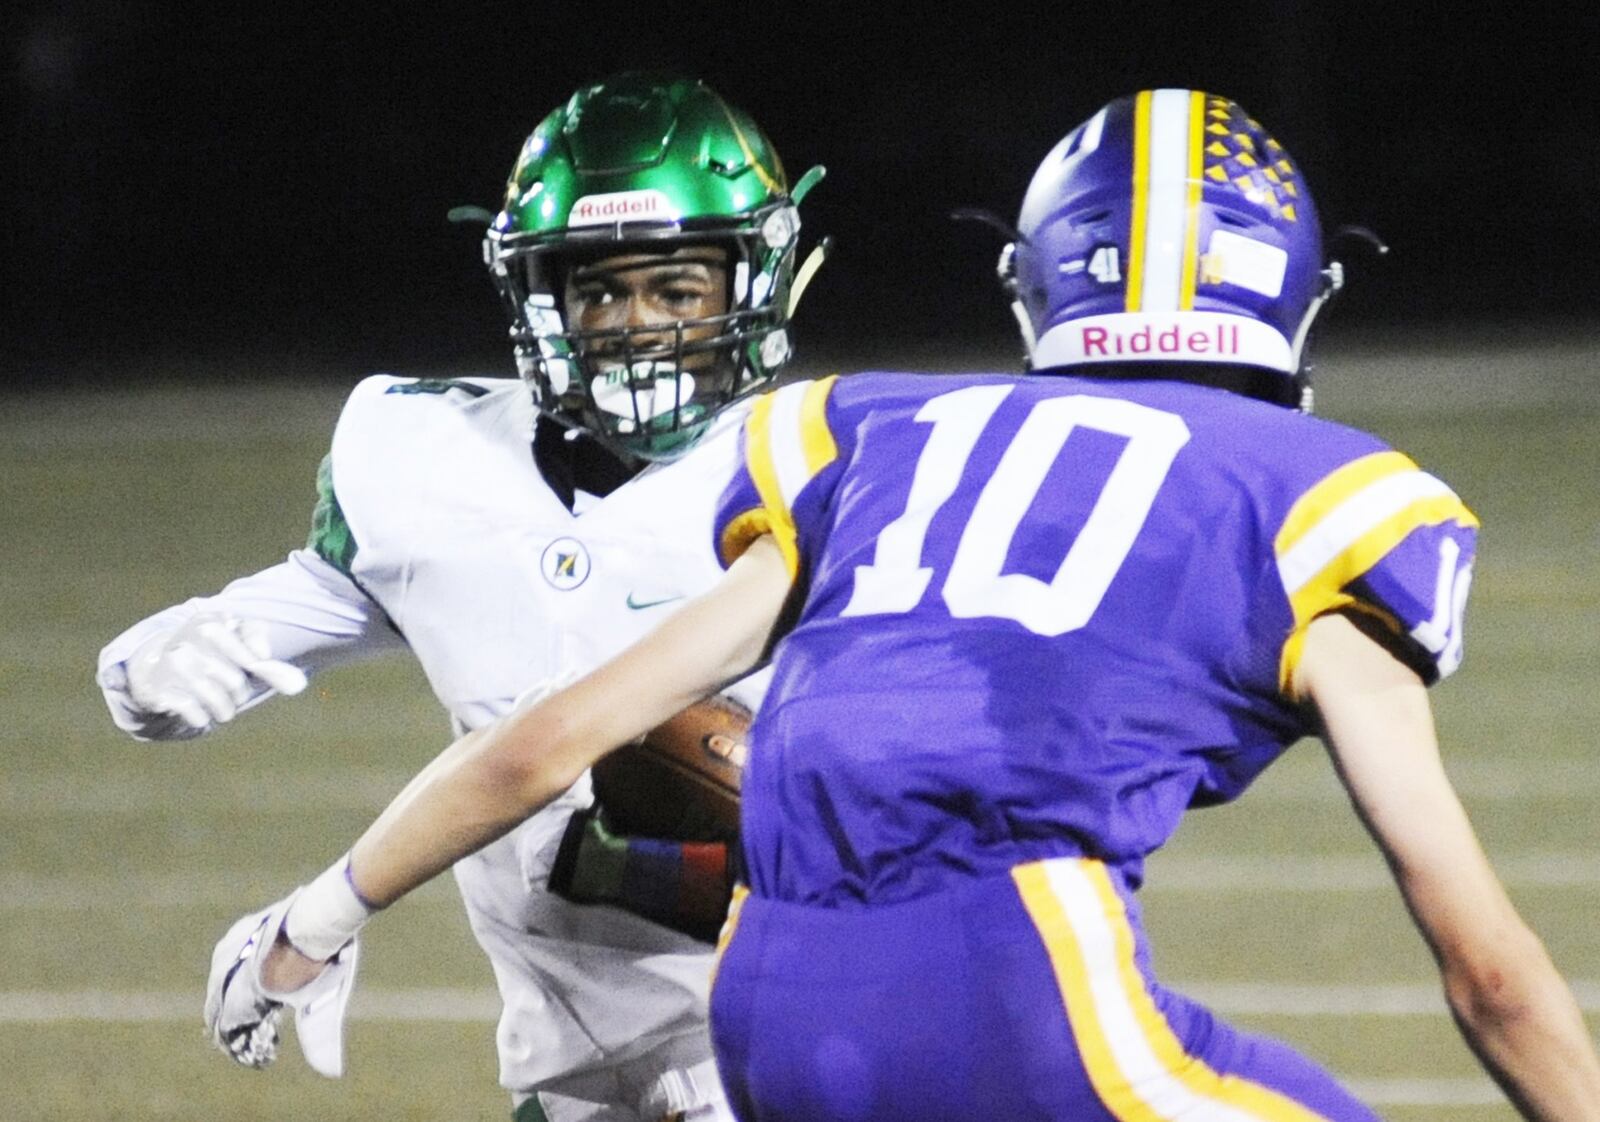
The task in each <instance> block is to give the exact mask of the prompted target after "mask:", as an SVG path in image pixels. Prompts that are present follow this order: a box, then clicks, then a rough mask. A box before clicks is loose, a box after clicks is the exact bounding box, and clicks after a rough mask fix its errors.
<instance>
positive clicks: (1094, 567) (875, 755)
mask: <svg viewBox="0 0 1600 1122" xmlns="http://www.w3.org/2000/svg"><path fill="white" fill-rule="evenodd" d="M744 439H745V454H744V464H743V468H742V470H741V471H740V473H739V475H738V477H737V478H736V479H735V480H734V482H733V483H732V484H730V486H729V487H728V490H727V492H726V493H725V494H724V496H723V498H722V502H721V504H720V507H719V511H718V516H717V523H716V533H717V542H718V547H719V549H720V551H721V554H722V556H723V559H724V561H725V562H730V561H731V560H732V558H733V557H735V556H737V555H738V553H739V552H740V551H741V550H742V549H743V548H744V547H745V546H746V545H748V543H749V542H750V541H752V540H754V538H756V537H757V536H759V535H761V534H764V533H771V534H773V535H774V537H775V538H776V539H777V541H778V543H779V545H780V547H781V548H782V549H783V551H784V555H785V557H786V559H787V560H788V562H789V564H790V568H791V572H792V573H793V574H794V576H795V579H796V581H797V582H799V583H800V584H801V585H802V586H803V587H802V589H801V590H800V591H799V593H798V595H801V596H803V606H802V608H801V609H800V611H799V614H798V618H797V621H796V622H795V624H794V626H793V628H792V629H791V630H790V631H789V633H788V634H787V635H786V636H785V637H784V639H783V640H782V642H781V644H780V645H779V647H778V649H777V652H776V655H775V673H774V678H773V682H772V686H771V689H770V691H769V692H768V694H767V698H766V702H765V704H764V705H763V707H762V710H761V713H760V717H759V719H758V720H757V722H756V726H755V728H754V730H753V732H752V736H753V738H754V740H753V750H752V754H751V761H750V764H749V768H748V770H747V773H746V776H745V779H744V811H743V815H744V817H743V842H744V848H745V858H746V862H747V865H748V873H749V878H750V884H751V888H752V890H753V891H755V892H756V893H757V894H759V895H763V896H770V897H776V898H778V899H783V900H790V901H795V902H802V903H813V904H825V905H828V904H832V905H848V904H851V903H857V902H871V903H887V902H892V901H898V900H904V899H908V898H910V897H914V896H919V895H921V894H923V893H925V892H929V891H933V890H936V889H938V888H941V887H943V886H944V885H945V884H946V883H947V881H948V878H950V877H951V876H962V875H985V874H990V873H999V872H1002V871H1004V870H1006V869H1009V868H1010V867H1012V866H1013V865H1016V864H1018V863H1020V862H1025V861H1032V860H1038V859H1042V858H1048V857H1059V856H1083V857H1092V858H1097V859H1100V860H1102V861H1105V862H1106V863H1107V864H1110V865H1113V866H1116V867H1117V868H1119V869H1120V870H1121V871H1122V873H1123V874H1124V876H1125V877H1127V879H1128V880H1129V882H1130V883H1132V884H1137V883H1138V881H1139V879H1140V875H1141V871H1142V861H1143V858H1144V857H1145V855H1147V854H1148V853H1150V852H1151V851H1152V850H1154V849H1156V848H1157V847H1159V846H1160V845H1161V844H1162V843H1163V842H1165V841H1166V839H1167V838H1168V837H1169V836H1170V835H1171V833H1172V831H1173V830H1174V829H1175V828H1176V826H1177V824H1178V820H1179V818H1180V817H1181V816H1182V814H1183V812H1184V811H1185V810H1186V809H1187V808H1188V807H1190V806H1196V805H1206V804H1211V803H1217V802H1223V801H1226V800H1228V799H1231V798H1233V797H1234V796H1236V795H1237V794H1239V792H1241V791H1242V790H1243V789H1244V788H1245V787H1246V786H1247V785H1248V784H1249V783H1250V782H1251V780H1253V779H1254V778H1255V776H1256V775H1258V774H1259V773H1260V772H1261V770H1262V769H1263V768H1265V767H1266V766H1267V765H1268V764H1269V763H1271V762H1272V761H1273V760H1274V759H1275V758H1276V757H1277V756H1278V755H1279V754H1280V753H1281V752H1282V751H1283V750H1284V748H1286V747H1287V746H1288V745H1289V744H1291V743H1292V742H1294V741H1295V740H1296V739H1298V738H1299V737H1301V736H1303V735H1306V734H1307V733H1309V732H1311V731H1312V729H1311V727H1310V725H1309V723H1308V718H1307V714H1306V713H1305V712H1304V710H1303V709H1302V708H1300V707H1299V706H1296V705H1295V704H1293V703H1292V702H1291V701H1290V699H1289V698H1288V697H1287V695H1286V693H1285V688H1286V686H1287V683H1288V681H1289V678H1290V675H1291V674H1292V672H1293V669H1294V666H1295V662H1296V660H1297V658H1298V656H1299V652H1300V649H1301V646H1302V644H1303V641H1304V636H1305V629H1306V627H1307V625H1308V624H1309V623H1310V621H1311V620H1312V619H1313V618H1315V617H1316V616H1318V615H1321V614H1324V613H1326V612H1329V611H1334V610H1340V609H1347V610H1354V611H1360V612H1363V613H1365V614H1367V615H1369V616H1371V617H1372V618H1373V619H1375V620H1376V621H1378V622H1379V623H1380V625H1381V626H1382V627H1384V628H1386V629H1387V630H1388V631H1389V632H1390V633H1392V634H1393V636H1394V644H1393V646H1394V649H1395V650H1396V651H1397V653H1399V654H1400V655H1401V657H1403V658H1405V659H1406V660H1407V661H1408V662H1409V663H1410V664H1411V665H1413V666H1414V667H1415V668H1416V669H1417V670H1418V671H1419V673H1421V674H1422V675H1423V676H1424V678H1426V679H1427V680H1430V681H1432V680H1436V679H1437V678H1439V677H1442V676H1444V675H1446V674H1448V673H1450V672H1451V671H1452V670H1454V669H1455V667H1456V665H1457V664H1458V663H1459V662H1460V659H1461V619H1462V613H1463V610H1464V607H1465V599H1466V594H1467V589H1468V587H1469V585H1470V580H1471V564H1472V558H1473V549H1474V542H1475V528H1476V526H1477V520H1476V519H1475V518H1474V517H1473V515H1472V514H1471V512H1470V511H1468V510H1467V508H1466V507H1465V506H1463V505H1462V503H1461V500H1460V499H1459V498H1457V497H1456V495H1455V494H1454V493H1453V492H1452V491H1451V490H1450V489H1449V488H1448V487H1446V486H1445V485H1444V484H1443V483H1441V482H1440V481H1439V480H1438V479H1436V478H1434V477H1433V476H1431V475H1428V474H1427V473H1425V472H1423V471H1421V470H1419V469H1418V468H1417V466H1416V465H1415V464H1414V463H1412V462H1411V461H1410V460H1409V459H1407V458H1406V457H1405V456H1403V455H1401V454H1400V453H1398V452H1394V451H1391V450H1390V449H1388V448H1387V447H1386V446H1385V445H1384V444H1383V443H1382V442H1381V441H1379V440H1378V439H1377V438H1375V437H1373V436H1370V435H1368V434H1366V433H1363V432H1359V431H1356V430H1354V429H1350V428H1347V427H1344V426H1341V425H1338V424H1333V423H1330V422H1327V421H1323V420H1319V419H1316V418H1312V417H1309V416H1306V415H1303V414H1299V413H1294V412H1291V411H1289V410H1286V409H1283V408H1280V407H1277V406H1273V405H1268V404H1264V403H1262V402H1258V401H1254V400H1252V399H1249V398H1246V397H1242V396H1239V395H1236V394H1232V393H1227V392H1224V391H1221V390H1216V389H1211V388H1206V387H1202V386H1196V385H1190V384H1185V383H1178V382H1159V381H1132V382H1130V381H1113V380H1104V379H1090V378H1078V377H1065V376H1059V375H1042V376H1033V377H1026V378H1015V377H1006V376H1001V375H962V376H942V375H927V374H915V375H911V374H863V375H855V376H852V377H850V378H846V379H843V380H839V379H829V380H827V381H821V382H802V383H796V384H794V385H790V386H786V387H784V388H783V389H781V390H778V391H777V392H775V393H773V394H769V395H767V396H766V397H764V398H762V399H760V400H759V401H758V402H757V403H756V406H755V408H754V409H753V410H752V412H751V415H750V417H749V419H748V420H747V422H746V426H745V434H744Z"/></svg>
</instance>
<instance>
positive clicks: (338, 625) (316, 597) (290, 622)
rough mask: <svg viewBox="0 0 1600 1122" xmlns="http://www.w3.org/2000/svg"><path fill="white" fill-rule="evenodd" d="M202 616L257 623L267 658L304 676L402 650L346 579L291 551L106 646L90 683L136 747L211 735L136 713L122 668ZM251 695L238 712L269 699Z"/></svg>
mask: <svg viewBox="0 0 1600 1122" xmlns="http://www.w3.org/2000/svg"><path fill="white" fill-rule="evenodd" d="M203 611H215V612H225V613H227V614H229V615H232V616H234V617H236V618H239V619H250V620H256V621H258V622H259V623H260V624H261V625H262V626H263V628H264V629H265V631H266V636H267V642H268V644H269V647H270V649H271V651H272V657H274V658H277V659H282V660H283V661H285V662H292V663H294V664H295V665H296V666H298V667H299V668H300V669H301V670H304V671H305V672H306V673H307V674H315V673H316V672H318V671H320V670H323V669H326V668H327V667H329V666H332V665H336V664H341V663H346V662H353V661H355V660H357V659H361V658H367V657H372V656H375V655H379V654H383V653H386V652H389V651H394V650H403V649H404V648H405V644H404V642H403V641H402V640H401V639H400V637H399V635H397V634H396V633H395V632H394V630H393V628H391V627H390V626H389V623H388V620H387V619H386V618H385V617H384V615H383V612H382V611H380V610H379V609H378V607H377V606H376V605H375V604H373V603H372V601H371V600H369V599H368V598H367V596H366V595H365V594H364V593H363V592H362V591H361V589H360V588H358V587H357V586H356V584H355V582H354V581H353V580H351V578H350V577H348V576H346V575H345V574H344V573H342V572H340V571H339V570H338V569H336V568H335V567H334V566H333V565H331V564H329V563H328V562H327V561H324V560H323V559H322V558H321V557H319V556H317V554H316V553H314V552H312V551H311V550H309V549H297V550H295V551H294V552H293V553H291V554H289V556H288V558H287V559H285V560H284V561H283V563H282V564H279V565H274V566H272V567H271V568H269V569H263V570H262V571H261V572H259V573H255V574H252V575H251V576H247V577H241V578H240V579H238V580H236V581H233V582H232V583H231V584H229V585H228V586H227V587H226V588H224V589H222V591H220V592H218V593H216V594H215V595H212V596H200V597H195V598H193V599H190V600H186V601H184V602H183V603H181V604H175V605H173V606H172V607H170V608H167V609H165V610H164V611H160V612H157V613H156V614H155V615H153V616H150V617H149V618H147V619H144V620H141V621H140V622H139V623H136V624H134V625H133V626H132V627H130V628H129V629H128V630H126V631H124V632H123V633H122V634H121V635H118V636H117V637H116V638H115V639H113V640H111V642H109V643H107V644H106V646H105V648H104V649H103V650H102V651H101V652H100V660H99V667H98V670H97V673H96V674H95V681H96V683H97V684H98V685H99V686H100V689H101V692H102V693H103V694H104V695H105V699H106V706H107V707H108V708H109V709H110V710H111V719H112V721H114V722H115V723H116V726H117V727H118V728H119V729H121V730H122V731H124V732H126V733H128V734H129V735H131V736H132V737H133V738H134V739H136V740H170V739H186V738H188V737H193V736H199V735H201V734H202V733H204V732H206V731H209V730H208V729H198V730H196V729H191V728H190V727H189V726H188V725H186V724H185V723H184V722H183V721H182V720H181V719H180V718H177V717H175V716H173V715H172V714H169V713H152V712H149V711H146V710H142V709H140V708H139V707H138V706H137V705H135V704H134V702H133V699H132V698H131V697H130V696H129V695H128V688H127V687H128V675H127V660H128V658H129V656H131V655H132V654H133V652H134V651H135V650H136V649H138V647H139V646H140V644H142V643H144V642H145V641H146V640H147V639H150V638H152V637H154V636H156V635H160V634H162V633H164V632H167V631H171V630H173V629H175V628H177V627H179V626H181V625H182V624H183V623H184V621H186V620H187V619H189V618H190V617H191V616H193V615H195V614H196V613H198V612H203ZM254 689H255V693H254V694H252V696H251V697H250V698H249V700H248V701H247V702H246V703H245V705H244V706H242V708H249V707H251V706H254V705H257V704H259V703H260V702H262V701H265V700H266V699H267V698H268V697H270V696H272V694H273V693H274V692H275V691H273V690H272V689H270V688H269V687H267V686H266V685H264V684H262V683H259V682H256V683H254Z"/></svg>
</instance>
